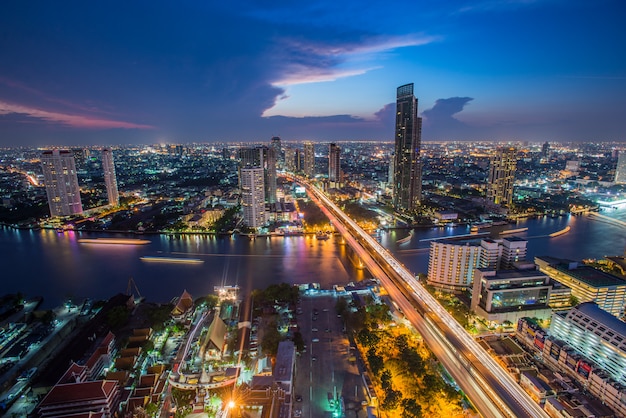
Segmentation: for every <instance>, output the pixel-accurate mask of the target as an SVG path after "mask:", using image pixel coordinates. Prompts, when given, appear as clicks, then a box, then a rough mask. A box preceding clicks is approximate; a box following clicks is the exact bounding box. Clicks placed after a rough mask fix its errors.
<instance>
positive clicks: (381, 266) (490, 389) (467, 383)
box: [296, 179, 548, 418]
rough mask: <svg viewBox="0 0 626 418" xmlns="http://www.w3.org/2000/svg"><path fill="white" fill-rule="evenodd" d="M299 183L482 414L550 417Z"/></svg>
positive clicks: (320, 196)
mask: <svg viewBox="0 0 626 418" xmlns="http://www.w3.org/2000/svg"><path fill="white" fill-rule="evenodd" d="M296 180H297V181H298V182H299V183H300V184H302V185H303V186H305V187H306V189H307V190H308V191H309V195H310V196H311V198H312V199H313V200H314V201H315V202H316V203H317V204H318V205H319V206H320V207H321V208H322V211H323V212H324V213H325V214H326V215H327V216H328V217H329V219H330V220H331V221H332V222H333V225H334V226H335V227H336V228H337V230H338V231H339V232H340V233H341V235H342V236H343V237H344V239H345V240H346V241H347V243H348V244H349V245H350V246H351V247H352V248H353V249H354V251H355V252H356V253H357V255H358V256H359V257H360V259H361V260H362V261H363V263H364V264H365V266H366V267H367V268H368V270H369V271H370V273H372V275H373V276H374V277H376V278H378V279H379V280H380V281H381V283H382V284H383V286H384V287H385V289H386V290H387V292H389V295H390V297H391V299H392V300H393V301H395V302H396V303H397V304H398V305H399V306H400V308H401V310H402V312H403V313H404V315H405V316H406V317H407V319H408V320H409V321H410V322H411V324H413V326H414V327H415V328H416V329H417V330H418V332H420V334H422V336H423V337H424V340H425V341H427V344H428V345H429V347H430V348H431V350H433V352H434V353H435V355H437V358H439V360H440V361H441V362H442V364H443V366H444V367H445V368H446V370H448V372H449V373H450V374H451V375H452V376H453V377H454V379H455V380H456V381H457V383H458V384H459V386H460V387H461V388H462V389H463V391H465V393H466V394H467V395H468V397H469V398H470V400H471V401H472V402H473V403H474V405H475V406H476V408H477V409H478V410H479V411H480V413H481V414H482V415H483V416H485V417H538V418H539V417H547V416H548V415H547V414H546V413H545V412H544V411H543V409H542V408H541V407H540V406H539V405H538V404H536V403H535V402H534V401H533V400H532V399H531V398H530V396H529V395H528V394H527V393H526V392H524V390H523V389H522V388H521V387H520V386H519V385H518V384H517V382H515V381H514V380H513V378H512V377H511V376H510V375H509V373H508V372H507V371H506V370H503V369H502V367H501V366H500V365H499V364H498V363H497V362H496V361H495V360H494V359H493V358H492V357H491V356H490V355H489V354H488V353H487V352H486V351H485V350H484V349H483V348H482V347H481V346H480V345H479V344H478V343H477V342H476V341H475V340H474V339H473V338H472V337H471V336H470V335H469V334H468V333H467V332H466V331H465V329H464V328H463V327H461V325H459V323H458V322H457V321H456V320H455V319H454V318H453V317H452V316H451V315H450V314H449V313H448V312H447V311H446V310H445V309H444V308H443V307H442V306H441V305H440V304H439V302H437V300H436V299H435V298H434V297H433V296H432V295H431V294H430V293H428V292H427V291H426V290H425V289H424V288H423V286H422V285H421V284H420V283H419V282H418V280H417V279H416V278H415V276H414V275H413V274H412V273H411V272H409V271H408V270H407V269H406V267H404V266H403V265H402V264H401V263H400V262H398V260H396V259H395V257H393V255H391V253H390V252H389V251H388V250H387V249H385V248H384V247H383V246H382V245H380V244H379V243H378V241H376V240H375V239H374V238H372V237H371V236H370V235H369V234H367V233H366V232H364V231H363V230H362V229H361V228H360V227H359V226H358V225H357V224H356V222H354V221H353V220H352V219H350V218H349V217H348V216H347V215H346V214H345V213H343V211H341V210H340V209H339V208H338V207H337V206H336V205H335V204H334V203H333V202H332V201H331V200H330V199H329V198H328V197H326V195H325V194H324V193H323V192H321V191H319V190H318V189H317V188H315V187H314V186H312V185H311V184H309V183H308V182H306V181H304V180H301V179H296ZM394 279H399V281H400V284H398V282H397V281H395V280H394ZM403 288H404V289H403ZM409 298H411V300H409ZM418 310H419V311H421V312H418Z"/></svg>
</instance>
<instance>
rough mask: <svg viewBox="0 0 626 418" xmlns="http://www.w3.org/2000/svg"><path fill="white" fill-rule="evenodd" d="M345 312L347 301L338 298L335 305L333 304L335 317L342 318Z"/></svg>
mask: <svg viewBox="0 0 626 418" xmlns="http://www.w3.org/2000/svg"><path fill="white" fill-rule="evenodd" d="M347 310H348V301H347V300H346V298H342V297H340V298H338V299H337V303H335V312H337V315H341V316H343V314H344V313H346V311H347Z"/></svg>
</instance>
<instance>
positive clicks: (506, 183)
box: [487, 147, 517, 206]
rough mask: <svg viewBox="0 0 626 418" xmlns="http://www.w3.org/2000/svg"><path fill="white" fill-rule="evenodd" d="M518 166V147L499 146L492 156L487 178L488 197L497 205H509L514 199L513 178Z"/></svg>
mask: <svg viewBox="0 0 626 418" xmlns="http://www.w3.org/2000/svg"><path fill="white" fill-rule="evenodd" d="M516 167H517V149H516V148H514V147H508V148H498V150H497V151H496V153H495V155H493V156H492V157H491V161H490V164H489V178H488V179H487V199H488V200H489V201H491V202H493V203H495V204H496V205H507V206H509V205H510V204H511V202H512V201H513V180H515V169H516Z"/></svg>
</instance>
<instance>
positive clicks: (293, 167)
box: [285, 147, 300, 173]
mask: <svg viewBox="0 0 626 418" xmlns="http://www.w3.org/2000/svg"><path fill="white" fill-rule="evenodd" d="M296 151H298V150H297V149H296V148H291V147H285V170H287V171H289V172H290V173H295V172H297V171H298V169H299V165H300V164H296ZM298 154H299V153H298Z"/></svg>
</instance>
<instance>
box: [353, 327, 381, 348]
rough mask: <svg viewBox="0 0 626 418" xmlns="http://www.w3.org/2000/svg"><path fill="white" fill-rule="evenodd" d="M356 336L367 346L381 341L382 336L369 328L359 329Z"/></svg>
mask: <svg viewBox="0 0 626 418" xmlns="http://www.w3.org/2000/svg"><path fill="white" fill-rule="evenodd" d="M356 338H357V339H358V340H359V342H360V343H361V344H363V345H364V346H365V347H367V348H370V347H373V346H375V345H376V344H378V342H379V341H380V337H379V336H378V335H377V334H376V333H374V332H372V331H370V330H369V329H367V328H363V329H362V330H361V331H359V332H358V334H357V335H356Z"/></svg>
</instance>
